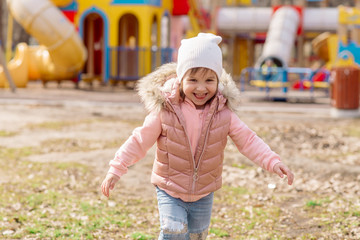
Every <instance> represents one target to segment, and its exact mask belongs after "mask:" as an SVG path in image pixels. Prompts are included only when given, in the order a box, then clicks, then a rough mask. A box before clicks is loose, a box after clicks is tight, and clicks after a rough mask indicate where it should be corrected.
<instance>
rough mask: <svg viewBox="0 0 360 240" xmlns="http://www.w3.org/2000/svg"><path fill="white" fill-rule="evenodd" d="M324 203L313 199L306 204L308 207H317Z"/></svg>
mask: <svg viewBox="0 0 360 240" xmlns="http://www.w3.org/2000/svg"><path fill="white" fill-rule="evenodd" d="M321 205H322V204H321V203H320V202H318V201H313V200H310V201H308V202H307V203H306V206H307V207H317V206H321Z"/></svg>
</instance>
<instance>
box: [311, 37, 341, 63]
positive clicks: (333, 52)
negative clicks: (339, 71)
mask: <svg viewBox="0 0 360 240" xmlns="http://www.w3.org/2000/svg"><path fill="white" fill-rule="evenodd" d="M337 42H338V37H337V35H336V34H332V33H329V32H324V33H322V34H320V35H319V36H317V37H316V38H315V39H314V40H313V41H312V47H313V50H314V52H315V54H316V55H318V56H319V57H320V58H321V59H322V60H324V61H325V62H326V64H325V68H327V69H331V68H332V66H334V64H335V62H336V58H337V44H338V43H337Z"/></svg>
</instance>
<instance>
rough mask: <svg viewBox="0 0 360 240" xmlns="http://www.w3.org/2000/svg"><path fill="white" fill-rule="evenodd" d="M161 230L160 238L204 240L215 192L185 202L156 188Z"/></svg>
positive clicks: (160, 239)
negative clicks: (194, 200)
mask: <svg viewBox="0 0 360 240" xmlns="http://www.w3.org/2000/svg"><path fill="white" fill-rule="evenodd" d="M156 191H157V199H158V207H159V215H160V226H161V232H160V235H159V240H162V239H164V240H165V239H179V240H189V239H190V240H204V239H206V236H207V234H208V228H209V225H210V219H211V210H212V205H213V198H214V193H210V194H209V195H207V196H206V197H204V198H202V199H200V200H198V201H196V202H184V201H182V200H181V199H178V198H173V197H171V196H170V195H168V194H167V193H166V192H165V191H163V190H161V189H159V188H156Z"/></svg>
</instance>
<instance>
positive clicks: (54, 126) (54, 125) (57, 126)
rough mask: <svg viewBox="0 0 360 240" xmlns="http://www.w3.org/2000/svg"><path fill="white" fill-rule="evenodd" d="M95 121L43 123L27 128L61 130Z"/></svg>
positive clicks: (30, 125) (29, 125)
mask: <svg viewBox="0 0 360 240" xmlns="http://www.w3.org/2000/svg"><path fill="white" fill-rule="evenodd" d="M94 121H95V120H91V119H83V120H77V121H57V122H56V121H53V122H42V123H33V124H28V125H27V126H26V127H27V128H29V129H35V128H42V129H49V130H61V129H63V128H65V127H70V126H76V125H80V124H86V123H92V122H94Z"/></svg>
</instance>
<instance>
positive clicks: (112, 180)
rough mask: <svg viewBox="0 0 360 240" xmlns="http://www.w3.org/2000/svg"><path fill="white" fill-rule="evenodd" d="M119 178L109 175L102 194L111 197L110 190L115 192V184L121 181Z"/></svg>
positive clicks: (102, 186) (102, 187) (103, 185)
mask: <svg viewBox="0 0 360 240" xmlns="http://www.w3.org/2000/svg"><path fill="white" fill-rule="evenodd" d="M119 179H120V178H119V177H118V176H116V175H114V174H112V173H108V174H107V175H106V177H105V179H104V181H103V182H102V184H101V191H102V193H103V194H104V195H105V196H106V197H109V196H110V191H109V190H113V189H114V187H115V184H116V183H117V182H118V181H119Z"/></svg>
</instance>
